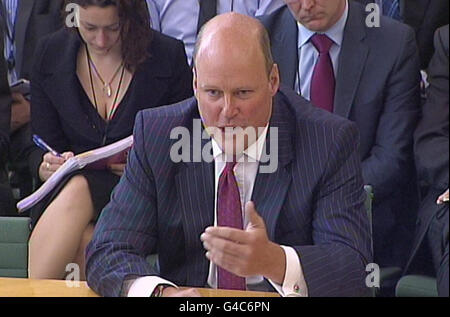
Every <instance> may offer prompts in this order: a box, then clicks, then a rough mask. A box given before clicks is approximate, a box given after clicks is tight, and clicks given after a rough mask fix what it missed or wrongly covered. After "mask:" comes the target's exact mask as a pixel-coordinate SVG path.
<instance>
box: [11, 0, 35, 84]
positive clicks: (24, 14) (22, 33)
mask: <svg viewBox="0 0 450 317" xmlns="http://www.w3.org/2000/svg"><path fill="white" fill-rule="evenodd" d="M35 2H36V0H20V1H19V10H18V14H17V21H16V40H15V42H16V71H17V76H19V77H20V76H21V72H22V64H23V63H22V62H23V54H24V47H25V37H26V33H27V29H28V22H29V21H30V16H31V12H32V11H33V7H34V3H35Z"/></svg>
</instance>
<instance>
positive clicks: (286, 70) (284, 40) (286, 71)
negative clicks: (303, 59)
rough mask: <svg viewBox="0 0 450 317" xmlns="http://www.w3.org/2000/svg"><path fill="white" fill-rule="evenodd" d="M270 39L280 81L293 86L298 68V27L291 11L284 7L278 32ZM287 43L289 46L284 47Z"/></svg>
mask: <svg viewBox="0 0 450 317" xmlns="http://www.w3.org/2000/svg"><path fill="white" fill-rule="evenodd" d="M276 33H277V34H276V35H275V36H274V38H273V39H272V41H273V44H272V50H273V54H274V56H278V57H279V59H278V60H277V61H276V62H277V63H278V67H279V68H280V75H281V82H283V83H285V84H286V85H288V86H289V87H291V88H294V85H295V79H296V78H295V77H296V75H297V70H298V47H297V42H298V28H297V23H296V21H295V19H294V17H293V16H292V14H291V12H290V11H289V10H288V9H286V10H285V12H284V13H283V15H282V19H281V26H280V32H276ZM286 45H288V46H289V47H286Z"/></svg>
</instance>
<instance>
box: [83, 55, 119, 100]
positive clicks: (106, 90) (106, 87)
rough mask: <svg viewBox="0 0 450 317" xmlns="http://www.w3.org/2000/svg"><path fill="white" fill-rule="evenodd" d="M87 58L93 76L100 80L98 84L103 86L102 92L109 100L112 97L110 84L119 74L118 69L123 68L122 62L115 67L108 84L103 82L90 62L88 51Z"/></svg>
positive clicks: (92, 62) (91, 61)
mask: <svg viewBox="0 0 450 317" xmlns="http://www.w3.org/2000/svg"><path fill="white" fill-rule="evenodd" d="M86 49H87V46H86ZM87 56H88V60H89V65H90V67H92V69H93V70H94V72H95V75H97V78H98V79H100V82H101V83H102V85H103V92H104V93H105V94H106V96H108V98H111V96H112V88H111V84H112V83H113V81H114V79H116V77H117V75H118V74H119V71H120V69H121V68H123V67H124V63H123V61H122V63H120V65H119V67H117V69H116V71H115V73H114V75H113V76H112V78H111V80H110V81H109V82H105V80H104V79H103V77H102V76H101V75H100V72H99V71H98V69H97V67H96V66H95V64H94V61H93V60H92V58H91V55H90V54H89V51H88V54H87Z"/></svg>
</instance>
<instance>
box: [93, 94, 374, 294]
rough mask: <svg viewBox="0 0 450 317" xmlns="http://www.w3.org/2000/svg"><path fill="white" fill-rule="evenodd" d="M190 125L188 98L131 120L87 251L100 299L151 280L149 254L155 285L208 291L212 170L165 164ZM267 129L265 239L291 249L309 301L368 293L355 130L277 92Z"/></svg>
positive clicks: (259, 190) (261, 177) (262, 179)
mask: <svg viewBox="0 0 450 317" xmlns="http://www.w3.org/2000/svg"><path fill="white" fill-rule="evenodd" d="M195 118H200V116H199V113H198V110H197V102H196V100H195V99H188V100H186V101H183V102H181V103H179V104H177V105H173V106H168V107H163V108H160V109H154V110H149V111H147V110H146V111H143V112H140V113H139V114H138V116H137V119H136V125H135V130H134V136H135V144H134V149H133V150H132V152H131V153H130V156H129V162H128V166H127V168H126V172H125V175H124V176H123V177H122V179H121V181H120V183H119V185H118V186H117V187H116V189H115V191H114V193H113V195H112V199H111V202H110V204H109V205H108V206H107V207H106V208H105V210H104V211H103V213H102V216H101V218H100V220H99V221H98V223H97V227H96V231H95V235H94V238H93V240H92V242H91V243H90V245H89V247H88V251H87V278H88V283H89V285H90V286H91V287H92V288H93V289H94V290H95V291H96V292H98V293H99V294H101V295H104V296H118V295H119V294H120V291H121V287H122V283H123V281H124V280H125V279H126V278H127V277H129V276H147V275H156V274H157V272H155V271H154V270H153V269H152V268H151V267H150V266H149V265H148V264H147V262H146V261H145V257H146V256H147V255H149V254H151V253H154V252H157V253H158V254H159V264H160V273H159V275H160V276H162V277H164V278H166V279H168V280H171V281H173V282H175V283H177V284H178V285H181V286H193V287H203V286H205V285H206V284H207V276H208V266H209V263H208V261H207V259H206V258H205V250H204V249H203V247H202V243H201V241H200V235H201V233H203V231H204V230H205V228H206V227H208V226H211V225H213V224H214V163H205V162H201V163H177V164H176V163H173V162H172V161H171V159H170V156H169V152H170V149H171V146H172V144H174V143H175V142H176V140H170V132H171V130H172V129H173V128H175V127H186V128H188V129H189V130H191V131H192V121H193V119H195ZM270 126H271V127H278V129H279V132H278V134H279V138H278V139H279V142H278V143H279V144H278V147H279V157H278V169H277V170H276V172H274V173H273V174H261V173H260V174H258V175H257V178H256V183H255V188H254V192H253V201H254V202H255V203H256V207H257V210H258V212H259V214H260V215H261V216H262V217H263V218H264V220H265V222H266V225H267V230H268V235H269V238H270V239H271V240H272V241H275V242H277V243H279V244H281V245H287V246H293V247H294V248H295V249H296V250H297V252H298V254H299V258H300V262H301V265H302V268H303V271H304V275H305V279H306V282H307V284H308V289H309V294H310V295H311V296H360V295H365V294H367V290H368V289H367V288H366V287H365V283H364V281H365V275H366V274H365V266H366V264H367V263H368V262H370V261H371V259H372V254H371V250H370V235H369V225H368V218H367V215H366V212H365V211H364V206H363V203H364V199H365V193H364V191H363V181H362V176H361V167H360V160H359V154H358V132H357V128H356V126H355V125H354V124H353V123H351V122H350V121H347V120H346V119H342V118H339V117H337V116H334V115H331V114H329V113H325V112H323V111H321V110H319V109H316V108H314V107H312V106H311V105H310V104H309V103H307V102H306V101H305V100H304V99H302V98H301V97H299V96H297V95H296V94H295V93H293V92H291V91H290V90H284V89H281V90H280V92H279V93H278V94H277V96H276V97H275V102H274V111H273V115H272V118H271V122H270ZM207 142H209V140H204V141H203V144H206V143H207ZM266 147H267V148H268V149H271V145H270V138H268V140H267V143H266Z"/></svg>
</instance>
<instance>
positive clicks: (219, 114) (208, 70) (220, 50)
mask: <svg viewBox="0 0 450 317" xmlns="http://www.w3.org/2000/svg"><path fill="white" fill-rule="evenodd" d="M221 44H222V45H220V44H219V45H216V44H212V45H211V46H208V47H207V48H204V49H203V52H202V53H201V54H200V55H201V56H199V57H198V58H197V60H196V69H195V74H194V90H195V95H196V97H197V100H198V105H199V111H200V114H201V116H202V120H203V123H204V125H205V126H206V128H207V129H208V128H211V127H212V128H217V131H218V132H219V134H220V136H221V137H219V136H218V135H213V137H214V139H215V140H216V141H217V142H218V143H219V145H220V146H221V148H222V150H223V151H224V152H226V153H228V154H231V153H232V152H233V155H237V154H239V153H241V152H242V150H244V149H245V148H247V147H248V146H249V145H251V144H253V143H254V141H256V140H250V139H246V140H245V141H244V143H243V144H236V142H237V143H239V140H238V141H236V135H233V133H228V132H232V128H236V127H240V128H242V129H246V128H254V129H258V128H260V127H265V126H266V125H267V124H268V122H269V120H270V117H271V113H272V98H273V96H274V95H275V94H276V92H277V91H278V87H279V75H278V69H277V66H274V67H273V69H272V71H271V74H270V78H269V75H268V73H267V69H266V66H265V61H264V57H263V53H262V52H261V49H259V47H258V48H256V47H254V46H255V45H251V44H249V45H248V46H247V48H244V47H238V46H236V45H233V44H234V43H229V44H228V45H227V43H221ZM224 44H225V45H224ZM206 45H208V44H206ZM233 46H234V47H233ZM226 132H227V133H226Z"/></svg>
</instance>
